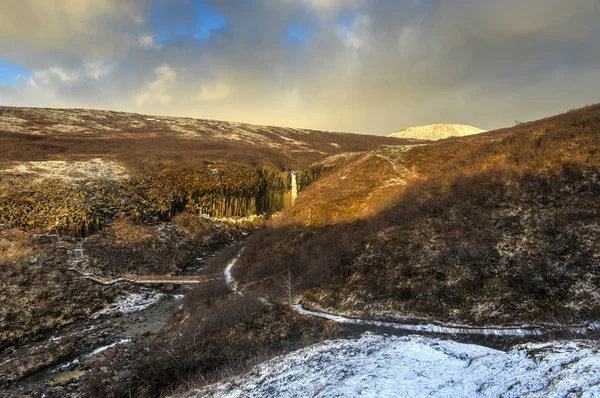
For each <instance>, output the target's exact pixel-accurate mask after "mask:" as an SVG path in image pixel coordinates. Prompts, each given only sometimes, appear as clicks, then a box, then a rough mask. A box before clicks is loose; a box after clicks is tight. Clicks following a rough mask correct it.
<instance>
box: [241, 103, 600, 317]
mask: <svg viewBox="0 0 600 398" xmlns="http://www.w3.org/2000/svg"><path fill="white" fill-rule="evenodd" d="M599 147H600V106H598V105H595V106H590V107H587V108H583V109H578V110H573V111H570V112H567V113H565V114H562V115H558V116H554V117H550V118H546V119H542V120H539V121H535V122H530V123H525V124H522V125H519V126H515V127H513V128H508V129H502V130H497V131H492V132H488V133H483V134H478V135H473V136H468V137H461V138H452V139H448V140H444V141H439V142H435V143H431V144H427V145H421V146H414V147H392V148H380V149H377V150H374V151H371V152H368V153H363V154H360V155H357V156H356V157H354V158H353V159H352V160H350V161H348V162H347V163H346V164H345V165H343V166H342V167H339V168H336V169H335V170H334V171H332V172H331V173H330V174H328V175H326V176H325V177H324V178H322V179H321V180H320V181H319V182H318V183H315V184H313V185H312V186H311V187H309V188H308V189H306V190H305V191H304V192H303V193H302V194H301V195H300V196H299V197H298V199H297V200H296V202H295V203H294V205H293V206H292V207H290V208H288V209H287V210H286V211H285V212H284V213H283V214H282V216H281V217H279V218H278V219H277V220H275V221H273V222H271V223H269V224H268V225H267V226H266V227H265V228H263V229H261V230H259V231H258V232H257V233H256V234H254V235H253V236H252V237H251V238H250V239H249V242H248V246H249V247H248V248H247V249H246V251H245V252H244V255H243V256H242V259H241V265H240V268H238V271H237V274H236V278H239V279H241V280H242V281H245V282H246V283H247V284H248V286H249V288H250V287H257V288H258V287H260V289H263V290H265V291H268V290H269V289H273V292H274V293H273V294H277V293H275V292H276V291H277V287H278V286H281V285H282V284H284V281H283V280H282V279H285V278H284V276H285V275H286V271H284V270H287V269H289V270H291V272H292V274H293V281H294V286H296V288H297V291H298V292H303V303H304V305H305V306H307V307H311V306H312V307H313V308H315V309H324V310H326V311H328V312H334V313H339V314H346V315H348V316H360V317H368V316H371V317H375V318H395V319H403V320H407V319H408V320H411V319H412V320H423V319H427V320H430V321H432V320H433V321H445V322H463V323H471V324H522V323H556V322H558V323H560V322H563V323H567V324H569V323H573V324H578V323H581V322H590V321H598V320H600V304H599V303H600V302H599V301H598V300H597V297H598V296H597V295H598V291H600V279H598V277H597V275H598V261H597V259H598V258H599V257H600V238H599V235H598V233H597V231H598V230H599V229H598V228H600V205H599V202H598V200H596V198H597V196H598V195H599V194H600V184H599V182H598V181H599V180H598V176H599V175H600V152H599V151H598V148H599ZM259 242H260V243H259ZM259 245H260V248H259V247H258V246H259ZM258 281H260V282H258ZM306 289H308V291H306Z"/></svg>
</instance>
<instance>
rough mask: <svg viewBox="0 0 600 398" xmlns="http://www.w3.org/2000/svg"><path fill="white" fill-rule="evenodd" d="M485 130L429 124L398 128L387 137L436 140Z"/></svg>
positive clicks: (458, 125) (459, 125)
mask: <svg viewBox="0 0 600 398" xmlns="http://www.w3.org/2000/svg"><path fill="white" fill-rule="evenodd" d="M483 132H485V130H482V129H478V128H477V127H472V126H467V125H464V124H430V125H427V126H418V127H407V128H404V129H402V130H398V131H397V132H395V133H394V134H390V135H389V137H396V138H408V139H418V140H432V141H437V140H441V139H444V138H449V137H464V136H467V135H473V134H479V133H483Z"/></svg>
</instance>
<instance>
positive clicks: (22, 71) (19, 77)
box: [0, 60, 33, 86]
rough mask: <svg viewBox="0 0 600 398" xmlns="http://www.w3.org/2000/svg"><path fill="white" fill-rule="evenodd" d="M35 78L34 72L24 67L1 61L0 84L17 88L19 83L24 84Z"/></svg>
mask: <svg viewBox="0 0 600 398" xmlns="http://www.w3.org/2000/svg"><path fill="white" fill-rule="evenodd" d="M30 77H33V72H32V71H30V70H28V69H26V68H23V67H22V66H19V65H15V64H11V63H10V62H5V61H2V60H0V84H10V85H13V86H15V85H16V84H17V82H21V81H22V82H24V81H25V80H27V79H29V78H30Z"/></svg>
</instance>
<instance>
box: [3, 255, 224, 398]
mask: <svg viewBox="0 0 600 398" xmlns="http://www.w3.org/2000/svg"><path fill="white" fill-rule="evenodd" d="M221 250H224V248H222V249H220V250H218V251H211V252H207V253H206V254H205V255H204V256H203V257H201V258H196V259H195V261H194V262H193V263H192V264H190V265H189V266H188V267H186V268H185V269H184V270H183V271H182V272H181V273H180V274H181V275H199V274H201V273H202V272H203V268H204V266H205V265H206V263H207V262H208V260H210V259H211V258H213V257H215V256H216V255H218V254H219V253H220V252H221ZM90 283H94V282H92V281H90ZM194 287H195V286H193V285H180V286H178V287H177V288H176V289H174V290H170V291H165V290H163V289H160V288H148V287H140V288H137V289H135V291H134V292H133V293H128V294H126V295H124V296H123V297H121V298H120V299H119V300H117V301H115V302H113V303H111V304H110V305H108V306H107V307H106V308H104V309H103V310H101V311H98V312H96V313H95V314H93V315H92V316H90V317H89V318H88V319H85V320H81V321H78V322H75V323H74V324H71V325H68V326H66V327H63V328H60V329H58V330H55V331H54V333H53V334H52V335H50V336H48V337H47V338H46V339H43V340H40V341H36V342H34V343H31V344H28V345H27V346H24V347H18V348H17V349H16V350H18V352H17V353H18V354H19V355H16V356H17V357H20V358H26V357H27V356H28V355H29V356H32V357H35V356H36V355H39V353H40V352H42V353H43V352H48V355H47V356H46V358H44V359H45V360H46V361H50V359H48V357H50V356H51V352H53V351H57V350H58V348H57V347H61V346H65V345H68V344H73V343H71V341H73V340H75V346H76V348H77V349H76V351H77V352H80V354H79V355H76V356H67V357H64V358H63V357H62V356H61V357H60V359H59V361H58V363H53V364H51V365H50V366H45V367H42V368H41V369H39V370H37V371H34V372H33V373H31V374H29V375H28V376H25V377H23V378H21V379H19V380H17V381H16V382H12V383H9V384H8V385H7V386H5V388H7V390H6V391H8V392H11V393H17V394H23V395H30V394H31V395H34V396H38V395H39V394H40V391H41V390H44V386H45V385H56V384H62V385H68V384H74V385H76V384H77V383H78V380H79V378H80V377H81V376H82V375H84V374H85V373H86V371H87V370H88V369H89V368H90V366H91V364H93V363H94V362H95V361H97V360H98V359H100V358H102V355H110V354H111V351H113V350H119V349H127V344H128V343H129V342H131V341H132V340H135V338H136V337H138V336H141V335H144V334H148V333H156V332H158V331H159V330H160V329H161V328H162V327H163V325H164V324H165V323H166V322H167V321H168V320H169V318H170V317H171V315H172V314H174V313H175V312H177V310H178V309H179V307H180V304H181V300H182V299H183V297H184V296H185V295H186V294H187V293H188V292H190V291H191V290H192V289H193V288H194ZM40 362H41V363H44V361H40ZM53 362H56V361H53ZM2 392H3V391H2V390H1V389H0V395H2ZM42 396H43V394H42Z"/></svg>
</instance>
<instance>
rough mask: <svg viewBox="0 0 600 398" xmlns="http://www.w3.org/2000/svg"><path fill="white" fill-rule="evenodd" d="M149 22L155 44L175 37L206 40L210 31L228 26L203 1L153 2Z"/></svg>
mask: <svg viewBox="0 0 600 398" xmlns="http://www.w3.org/2000/svg"><path fill="white" fill-rule="evenodd" d="M151 21H152V25H153V26H154V30H155V34H156V36H155V42H156V43H162V42H165V41H168V40H170V39H173V38H177V37H194V38H196V39H199V40H206V39H208V38H209V37H210V35H211V32H212V31H214V30H218V29H221V28H224V27H225V26H227V25H228V22H227V19H225V16H224V15H223V14H221V13H220V12H218V11H216V10H213V9H212V8H210V7H208V6H207V5H206V3H205V2H204V1H203V0H191V1H188V2H170V3H166V2H162V1H159V0H155V1H154V4H153V5H152V11H151Z"/></svg>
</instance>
